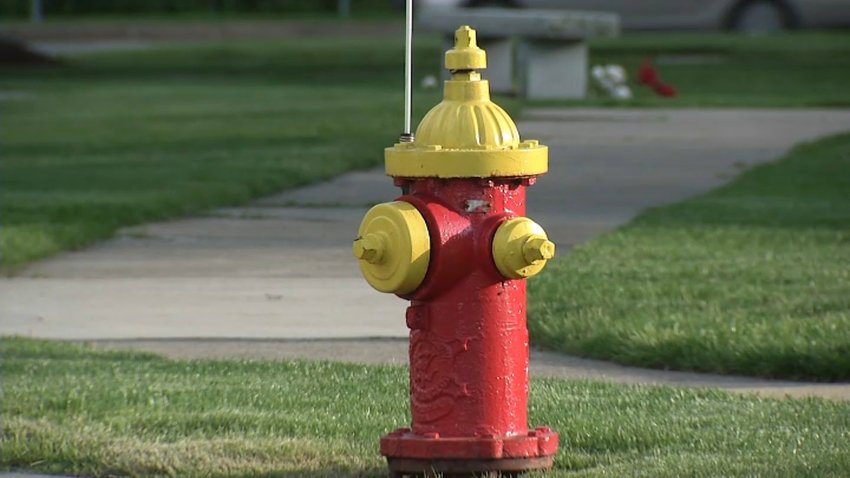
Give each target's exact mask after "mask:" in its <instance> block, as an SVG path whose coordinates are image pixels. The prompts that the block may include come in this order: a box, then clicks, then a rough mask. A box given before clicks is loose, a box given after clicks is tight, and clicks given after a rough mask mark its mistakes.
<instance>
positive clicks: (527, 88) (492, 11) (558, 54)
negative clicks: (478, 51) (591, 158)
mask: <svg viewBox="0 0 850 478" xmlns="http://www.w3.org/2000/svg"><path fill="white" fill-rule="evenodd" d="M460 25H469V26H471V27H472V28H474V29H475V30H476V31H477V32H478V44H479V46H481V48H483V49H485V50H486V51H487V64H488V65H487V72H486V76H485V77H486V79H487V80H489V81H490V89H491V91H493V92H495V93H509V94H510V93H517V92H519V93H520V94H522V95H523V96H525V97H526V98H529V99H571V98H584V97H585V93H586V92H587V76H588V74H587V40H588V39H589V38H593V37H614V36H617V34H619V31H620V20H619V17H618V16H617V15H616V14H610V13H600V12H579V11H569V10H531V9H510V8H458V9H445V8H432V9H425V10H422V11H421V12H419V14H418V21H417V28H420V29H421V30H423V31H426V32H437V33H441V34H443V35H444V36H445V38H446V43H447V45H448V46H449V47H450V46H451V45H452V44H453V43H454V40H453V35H454V31H455V29H456V28H457V27H458V26H460ZM515 40H517V41H515ZM515 46H516V52H515V51H514V47H515ZM515 65H516V66H517V67H518V71H516V72H515V70H514V66H515ZM514 80H516V81H517V83H518V87H517V86H515V81H514Z"/></svg>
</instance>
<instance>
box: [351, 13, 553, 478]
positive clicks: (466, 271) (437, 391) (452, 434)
mask: <svg viewBox="0 0 850 478" xmlns="http://www.w3.org/2000/svg"><path fill="white" fill-rule="evenodd" d="M445 62H446V68H448V69H449V70H450V71H451V79H450V80H448V81H446V82H445V91H444V99H443V101H442V102H441V103H440V104H438V105H437V106H436V107H434V108H433V109H432V110H431V111H430V112H429V113H428V114H427V115H426V116H425V117H424V118H423V119H422V122H421V123H420V124H419V127H418V129H417V130H416V134H415V140H414V141H412V142H400V143H398V144H396V145H394V146H392V147H389V148H387V149H386V150H385V165H386V172H387V174H388V175H389V176H392V177H393V178H394V181H395V184H396V185H397V186H400V187H401V189H402V194H403V195H402V196H401V197H399V198H398V199H397V200H396V201H395V202H389V203H384V204H379V205H377V206H375V207H373V208H372V209H371V210H369V212H367V213H366V216H365V217H364V218H363V221H362V223H361V225H360V230H359V234H358V237H357V239H355V241H354V244H353V252H354V255H355V256H356V257H357V258H358V259H359V265H360V269H361V271H362V273H363V275H364V277H365V278H366V280H367V281H368V282H369V284H370V285H372V286H373V287H374V288H375V289H377V290H379V291H381V292H387V293H393V294H397V295H398V296H399V297H401V298H403V299H407V300H410V302H411V304H410V307H409V308H408V309H407V312H406V320H407V326H408V327H409V328H410V405H411V418H412V425H411V427H409V428H399V429H397V430H395V431H392V432H390V433H388V434H387V435H385V436H383V437H382V438H381V454H382V455H384V456H386V457H387V462H388V465H389V469H390V472H391V474H392V475H394V476H404V475H408V474H414V475H415V474H426V475H427V474H431V473H435V472H436V473H444V474H449V475H453V474H477V473H488V472H522V471H527V470H533V469H543V468H549V467H551V466H552V462H553V458H554V454H555V451H556V450H557V448H558V434H557V433H555V432H553V431H552V430H550V429H549V428H548V427H545V426H541V427H536V428H531V429H529V427H528V421H527V416H528V412H527V408H528V407H527V401H528V329H527V328H526V283H525V281H524V279H526V278H528V277H531V276H533V275H535V274H537V273H538V272H540V271H541V269H543V267H544V266H545V264H546V262H547V261H548V260H549V259H551V258H552V257H553V256H554V254H555V245H554V244H553V243H552V242H550V241H549V239H548V238H547V236H546V233H545V232H544V231H543V229H542V228H541V227H540V226H539V225H537V224H536V223H534V222H533V221H531V220H530V219H528V218H526V217H524V216H525V189H526V187H527V186H530V185H532V184H534V182H535V180H536V178H537V176H540V175H542V174H544V173H546V171H547V169H548V149H547V147H546V146H542V145H540V144H539V143H538V142H537V141H535V140H526V141H521V140H520V137H519V133H518V132H517V128H516V125H515V123H514V121H513V120H512V119H511V118H510V116H508V114H507V113H506V112H505V111H504V110H503V109H502V108H500V107H499V106H498V105H496V104H495V103H493V102H491V101H490V91H489V85H488V83H487V81H486V80H482V79H481V75H480V73H479V72H478V71H477V70H479V69H482V68H485V67H486V55H485V52H484V50H481V49H480V48H478V46H477V45H476V38H475V30H473V29H471V28H469V27H468V26H463V27H460V28H459V29H458V30H457V31H456V32H455V46H454V48H453V49H451V50H449V51H448V52H446V58H445Z"/></svg>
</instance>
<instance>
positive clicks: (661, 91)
mask: <svg viewBox="0 0 850 478" xmlns="http://www.w3.org/2000/svg"><path fill="white" fill-rule="evenodd" d="M652 91H654V92H655V93H657V94H658V96H666V97H668V98H670V97H673V96H676V87H675V86H673V85H668V84H667V83H662V82H660V81H658V82H656V83H654V84H653V85H652Z"/></svg>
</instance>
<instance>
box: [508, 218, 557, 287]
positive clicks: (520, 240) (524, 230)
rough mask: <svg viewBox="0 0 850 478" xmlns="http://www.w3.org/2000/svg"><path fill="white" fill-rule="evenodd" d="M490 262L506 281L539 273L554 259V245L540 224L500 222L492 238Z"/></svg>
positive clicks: (512, 220)
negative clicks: (491, 259)
mask: <svg viewBox="0 0 850 478" xmlns="http://www.w3.org/2000/svg"><path fill="white" fill-rule="evenodd" d="M492 252H493V262H495V264H496V268H498V269H499V272H501V273H502V275H503V276H505V277H506V278H508V279H525V278H528V277H532V276H534V275H536V274H538V273H539V272H540V271H541V270H543V267H545V266H546V262H548V261H549V259H551V258H553V257H555V244H554V243H553V242H552V241H550V240H549V238H548V237H547V236H546V231H544V230H543V228H542V227H540V225H538V224H537V223H536V222H534V221H532V220H531V219H529V218H527V217H515V218H513V219H508V220H507V221H505V222H503V223H502V224H501V225H500V226H499V228H498V229H497V230H496V234H495V235H494V236H493V251H492Z"/></svg>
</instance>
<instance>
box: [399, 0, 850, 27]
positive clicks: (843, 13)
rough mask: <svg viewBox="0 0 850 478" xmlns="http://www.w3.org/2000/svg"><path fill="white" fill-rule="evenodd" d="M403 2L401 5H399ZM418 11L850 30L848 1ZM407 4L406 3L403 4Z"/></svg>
mask: <svg viewBox="0 0 850 478" xmlns="http://www.w3.org/2000/svg"><path fill="white" fill-rule="evenodd" d="M395 1H396V2H399V0H395ZM413 2H414V5H418V6H419V7H429V8H430V7H435V8H436V7H475V6H498V5H501V6H510V7H520V8H541V9H558V8H564V9H570V10H592V11H602V12H611V13H617V14H619V15H620V22H621V25H622V27H623V29H625V30H673V29H697V30H724V29H725V30H739V31H748V32H768V31H777V30H782V29H788V28H798V27H803V28H829V27H846V26H850V0H413ZM401 3H403V2H401Z"/></svg>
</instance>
